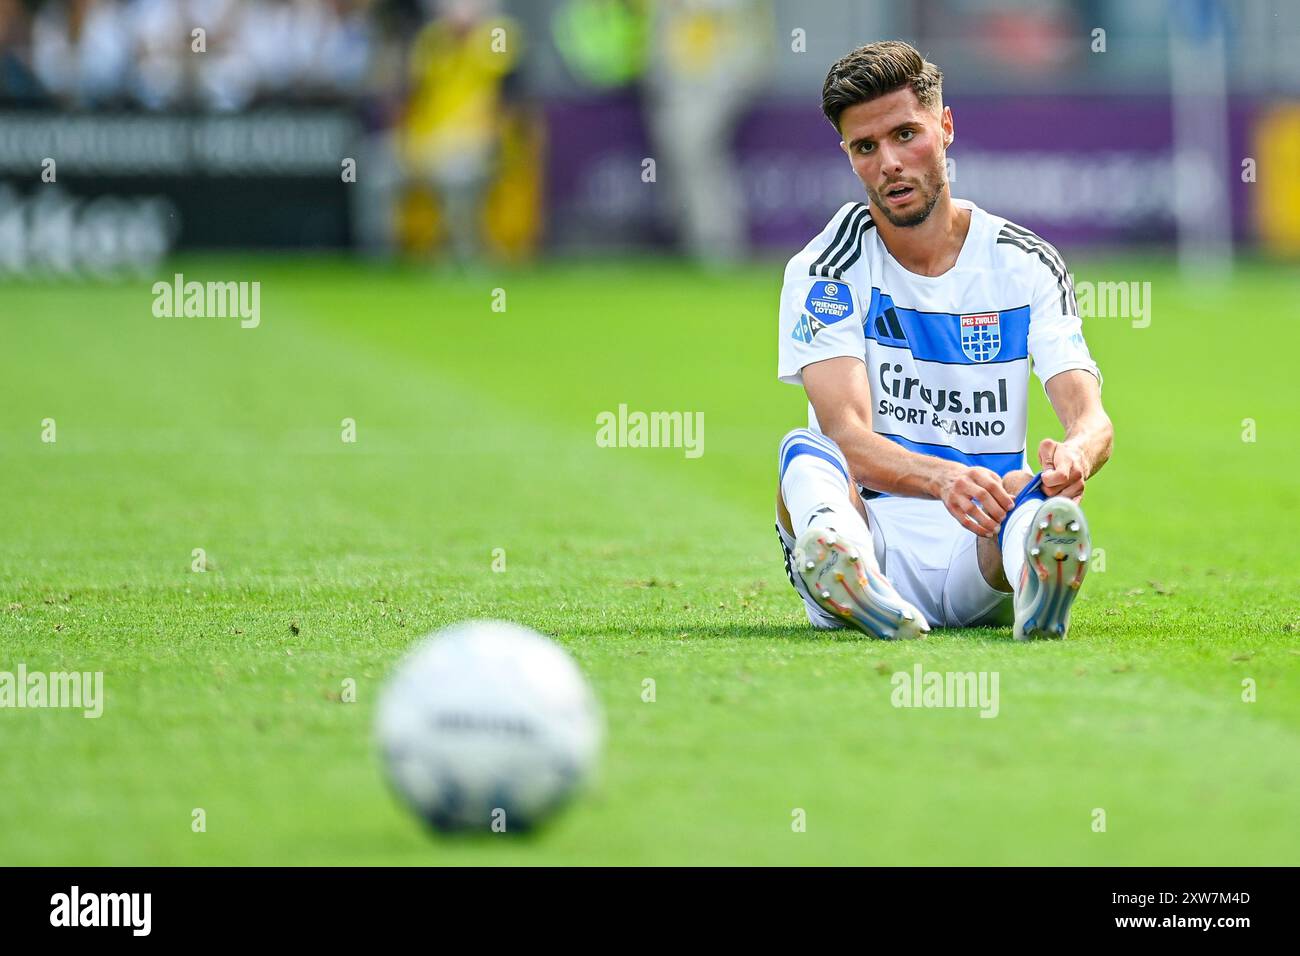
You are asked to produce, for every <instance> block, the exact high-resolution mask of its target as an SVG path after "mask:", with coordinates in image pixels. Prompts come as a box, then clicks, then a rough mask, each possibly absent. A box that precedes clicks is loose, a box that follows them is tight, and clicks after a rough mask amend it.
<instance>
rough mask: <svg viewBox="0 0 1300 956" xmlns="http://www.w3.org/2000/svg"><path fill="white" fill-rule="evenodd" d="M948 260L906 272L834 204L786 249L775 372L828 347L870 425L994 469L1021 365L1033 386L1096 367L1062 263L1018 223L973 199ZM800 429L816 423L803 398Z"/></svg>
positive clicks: (1003, 451)
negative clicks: (936, 271)
mask: <svg viewBox="0 0 1300 956" xmlns="http://www.w3.org/2000/svg"><path fill="white" fill-rule="evenodd" d="M953 201H954V202H956V203H957V204H958V205H959V206H961V207H963V208H966V209H969V210H970V211H971V222H970V231H969V232H968V233H967V235H966V241H965V243H964V244H963V245H962V248H961V253H960V255H959V256H958V258H957V262H956V264H954V265H953V267H952V268H951V269H949V270H948V271H947V272H945V273H944V274H943V275H941V276H938V277H934V278H931V277H928V276H921V275H916V274H915V273H912V272H908V271H907V270H906V269H904V268H903V267H902V266H901V265H899V264H898V262H896V261H895V260H894V258H893V256H891V255H890V254H889V250H887V249H886V248H885V244H884V242H882V241H881V239H880V234H879V233H878V232H877V231H876V229H875V224H874V223H873V222H872V220H871V215H870V211H869V207H868V206H867V204H866V203H846V204H845V205H844V206H843V207H841V209H840V210H839V212H837V213H836V214H835V216H834V217H833V218H832V219H831V221H830V222H829V223H828V224H827V226H826V228H825V229H823V230H822V232H821V234H820V235H818V236H817V238H815V239H814V240H813V241H812V242H810V243H808V245H807V246H805V247H804V249H803V251H802V252H800V253H799V254H798V255H796V256H795V257H794V258H793V259H791V260H790V262H789V264H788V265H787V266H786V269H785V284H784V286H783V287H782V290H781V310H780V311H781V328H780V355H779V363H778V371H777V374H778V377H779V378H780V379H781V381H783V382H790V383H792V384H795V385H801V384H803V368H804V366H806V365H811V364H812V363H814V362H821V361H824V360H826V359H829V358H835V357H837V356H841V355H848V356H853V357H854V358H859V359H862V360H863V361H864V362H865V363H866V366H867V377H868V379H869V380H870V382H871V399H872V405H871V414H872V426H873V428H874V430H875V431H876V433H877V434H879V435H883V436H884V437H886V438H888V439H890V440H891V441H894V442H897V443H898V444H899V445H902V446H903V447H904V448H906V449H908V450H910V451H914V452H919V453H921V454H926V455H934V456H936V457H939V458H946V459H949V460H952V461H959V462H963V463H965V464H968V465H980V466H983V467H985V468H989V469H991V470H992V471H995V472H997V473H998V474H999V475H1004V474H1006V473H1007V472H1009V471H1013V470H1015V469H1017V468H1023V467H1025V433H1026V429H1027V426H1028V404H1029V402H1028V399H1029V391H1028V390H1029V362H1030V359H1032V360H1033V364H1034V372H1035V373H1036V374H1037V375H1038V378H1039V379H1040V380H1041V381H1042V382H1043V383H1044V384H1046V382H1047V380H1048V379H1050V378H1051V377H1052V376H1053V375H1056V374H1058V373H1060V372H1064V371H1067V370H1068V369H1076V368H1078V369H1086V370H1087V371H1089V372H1091V373H1092V374H1093V375H1096V376H1097V380H1098V382H1100V381H1101V373H1100V372H1099V371H1098V369H1097V365H1096V363H1095V362H1093V360H1092V356H1091V355H1089V353H1088V346H1087V345H1086V344H1085V343H1084V341H1083V331H1082V328H1083V327H1082V323H1081V321H1080V319H1079V307H1078V303H1077V302H1076V301H1075V297H1074V287H1073V285H1072V284H1071V281H1070V276H1069V273H1068V272H1067V270H1066V268H1065V261H1064V260H1063V259H1062V258H1061V255H1060V253H1059V252H1057V251H1056V249H1055V248H1053V247H1052V246H1051V245H1049V244H1048V243H1047V242H1045V241H1043V240H1042V239H1040V238H1039V237H1038V236H1036V235H1034V234H1033V233H1032V232H1030V231H1029V230H1028V229H1024V228H1022V227H1020V226H1017V225H1016V224H1015V223H1011V222H1008V221H1007V220H1005V219H1002V218H1000V217H998V216H992V215H990V214H988V213H987V212H985V211H984V210H983V209H980V208H979V207H978V206H976V205H975V204H974V203H970V202H967V201H965V200H960V199H957V200H953ZM808 426H809V427H810V428H812V429H814V430H819V429H818V426H817V419H816V415H815V414H814V412H813V408H812V405H811V404H809V406H808Z"/></svg>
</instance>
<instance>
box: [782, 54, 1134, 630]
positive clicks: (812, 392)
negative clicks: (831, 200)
mask: <svg viewBox="0 0 1300 956" xmlns="http://www.w3.org/2000/svg"><path fill="white" fill-rule="evenodd" d="M942 81H943V74H942V73H941V72H940V71H939V69H938V67H936V66H935V65H934V64H933V63H929V62H927V61H926V60H924V59H923V58H922V57H921V55H920V54H919V53H918V52H917V51H916V50H915V49H914V48H912V47H911V46H909V45H908V44H906V43H902V42H898V41H887V42H882V43H872V44H869V45H868V46H864V47H862V48H860V49H858V50H855V51H853V52H852V53H850V54H849V55H848V56H846V57H844V58H843V59H841V60H840V61H839V62H838V63H836V64H835V65H834V66H833V67H831V70H830V73H829V74H828V75H827V77H826V84H825V87H824V88H823V90H822V110H823V112H825V114H826V117H827V118H828V119H829V120H830V121H831V124H832V125H833V126H834V127H835V128H836V130H837V131H838V132H839V134H840V136H841V139H842V141H841V143H840V146H841V148H842V149H843V150H844V152H845V153H846V154H847V155H848V157H849V162H850V163H851V164H852V166H853V171H854V172H855V173H856V174H857V176H858V178H859V179H860V180H861V181H862V185H863V186H864V187H866V191H867V198H868V200H869V203H847V204H846V205H844V206H843V207H842V208H841V209H840V210H839V212H837V213H836V214H835V216H834V218H832V219H831V221H830V222H829V223H828V224H827V226H826V228H825V229H823V230H822V232H821V234H820V235H818V236H817V237H816V238H815V239H813V241H812V242H810V243H808V245H807V246H805V247H804V249H803V251H802V252H800V253H799V254H798V255H796V256H795V257H794V258H793V259H791V260H790V262H789V265H787V266H786V270H785V284H784V286H783V288H782V291H781V308H780V323H781V327H780V359H779V370H778V375H779V377H780V379H781V381H783V382H790V383H792V384H797V385H800V384H801V385H802V386H803V387H804V390H805V391H806V392H807V394H808V400H809V409H808V428H799V429H795V430H794V431H792V432H790V433H789V434H788V435H786V436H785V439H784V440H783V441H782V443H781V448H780V455H779V467H780V484H779V487H778V494H777V532H778V533H779V534H780V537H781V544H782V547H783V548H784V550H785V557H786V566H787V570H788V572H789V575H790V581H791V583H792V584H793V585H794V586H795V589H796V590H797V591H798V592H799V593H800V595H801V596H802V597H803V599H804V604H805V608H806V610H807V612H808V619H809V620H810V621H811V622H812V624H813V626H814V627H818V628H834V627H844V626H845V625H848V626H851V627H855V628H857V629H858V630H860V631H863V632H864V633H867V634H870V635H872V636H874V637H880V638H899V637H917V636H919V635H920V634H922V633H923V632H926V631H928V630H929V629H930V628H931V627H932V626H933V627H964V626H968V625H976V624H1005V623H1007V622H1008V621H1007V618H1008V611H1009V610H1011V609H1014V634H1015V637H1016V638H1018V639H1021V640H1024V639H1028V638H1034V637H1064V636H1065V634H1066V631H1067V629H1068V627H1069V614H1070V606H1071V604H1072V603H1073V602H1074V598H1075V597H1076V595H1077V593H1078V589H1079V585H1080V584H1081V583H1082V581H1083V577H1084V573H1085V571H1086V570H1087V566H1088V564H1087V562H1088V557H1089V554H1088V552H1089V549H1090V545H1089V538H1088V525H1087V522H1086V521H1085V520H1084V516H1083V511H1082V510H1081V509H1080V507H1079V502H1080V499H1081V498H1082V497H1083V490H1084V483H1085V482H1086V481H1087V480H1088V479H1089V478H1091V477H1092V475H1094V474H1095V473H1096V472H1097V470H1098V469H1099V468H1101V466H1102V465H1103V464H1104V463H1105V462H1106V459H1107V458H1109V457H1110V451H1111V436H1112V429H1111V423H1110V419H1109V418H1108V417H1107V415H1106V413H1105V411H1104V410H1103V409H1102V406H1101V375H1100V373H1099V372H1098V369H1097V365H1096V363H1095V362H1093V360H1092V357H1091V356H1090V355H1089V353H1088V347H1087V345H1086V344H1085V343H1084V341H1083V334H1082V323H1081V322H1080V320H1079V310H1078V305H1077V303H1076V302H1075V297H1074V289H1073V286H1072V285H1071V281H1070V276H1069V273H1068V272H1067V271H1066V268H1065V263H1064V261H1063V260H1062V259H1061V255H1060V253H1058V252H1057V251H1056V249H1055V248H1053V247H1052V246H1051V245H1049V244H1048V243H1047V242H1044V241H1043V240H1042V239H1040V238H1039V237H1038V236H1036V235H1034V233H1032V232H1030V231H1029V230H1028V229H1024V228H1022V227H1021V226H1018V225H1016V224H1014V223H1011V222H1008V221H1007V220H1006V219H1003V218H1001V217H998V216H995V215H992V214H990V213H987V212H985V211H984V210H983V209H980V208H979V207H977V206H975V205H974V204H973V203H970V202H966V201H964V200H959V199H953V198H952V196H951V195H950V193H949V189H948V176H947V164H946V159H945V155H946V150H947V148H948V147H949V146H950V145H951V144H952V141H953V121H952V111H951V110H950V109H948V108H947V107H945V106H944V105H943V100H942ZM1031 358H1032V359H1033V369H1034V372H1035V373H1036V374H1037V376H1038V378H1039V379H1040V380H1041V381H1042V383H1043V387H1044V388H1045V389H1046V391H1047V396H1048V398H1049V399H1050V400H1051V403H1052V408H1053V409H1054V410H1055V411H1056V415H1057V417H1058V418H1059V419H1060V420H1061V424H1062V426H1063V427H1064V429H1065V438H1064V440H1063V441H1055V440H1053V439H1051V438H1045V439H1043V441H1042V442H1041V443H1040V444H1039V446H1038V459H1039V462H1040V464H1041V466H1042V471H1041V473H1039V474H1037V475H1035V474H1032V473H1031V472H1029V471H1028V470H1026V465H1025V439H1026V429H1027V411H1028V397H1029V394H1028V388H1029V368H1030V366H1029V360H1030V359H1031ZM1017 446H1019V447H1017Z"/></svg>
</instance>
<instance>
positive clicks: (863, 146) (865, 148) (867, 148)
mask: <svg viewBox="0 0 1300 956" xmlns="http://www.w3.org/2000/svg"><path fill="white" fill-rule="evenodd" d="M873 145H875V144H874V143H858V152H859V153H869V152H871V147H872V146H873Z"/></svg>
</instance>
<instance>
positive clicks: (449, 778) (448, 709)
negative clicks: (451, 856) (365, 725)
mask: <svg viewBox="0 0 1300 956" xmlns="http://www.w3.org/2000/svg"><path fill="white" fill-rule="evenodd" d="M377 732H378V738H379V746H380V749H381V752H382V755H383V758H384V761H385V763H386V765H387V770H388V776H389V779H390V781H391V782H392V784H393V786H394V788H395V789H396V790H397V792H398V793H399V794H401V796H402V797H403V798H404V799H405V800H406V802H407V803H408V804H410V806H411V807H412V808H413V809H414V810H415V811H416V813H418V814H419V815H420V816H421V817H423V818H424V819H425V820H427V821H428V822H429V823H430V824H432V825H433V826H434V827H436V828H437V829H439V830H482V831H483V832H501V831H505V832H511V831H524V830H528V829H531V828H532V827H534V826H536V825H537V824H538V823H540V822H541V821H542V820H544V819H545V818H546V817H548V816H549V815H550V814H551V813H553V812H554V811H555V810H556V809H558V808H559V807H560V806H561V805H562V804H564V803H565V802H566V801H567V800H568V799H569V798H570V797H571V796H572V795H573V794H574V792H575V791H576V790H577V789H578V788H579V787H580V786H581V785H582V784H583V783H584V781H586V779H587V778H588V777H589V776H590V775H591V772H592V770H593V767H594V765H595V762H596V758H597V755H598V752H599V750H600V744H601V738H602V736H603V724H602V720H601V716H600V710H599V706H598V704H597V702H596V699H595V696H594V695H593V694H592V692H591V688H590V687H589V686H588V684H587V682H586V680H585V679H584V678H583V676H582V672H581V671H579V669H578V666H577V664H576V663H575V662H574V660H573V658H572V657H570V656H569V655H568V654H567V653H566V652H565V651H564V650H563V649H561V648H560V646H559V645H557V644H556V643H554V642H553V641H551V640H549V639H547V638H545V637H543V636H542V635H541V634H538V633H537V632H536V631H532V630H529V629H528V628H526V627H521V626H520V625H518V624H511V623H509V622H505V621H471V622H467V623H464V624H457V625H454V626H452V627H449V628H447V629H445V630H443V631H440V632H437V633H435V634H433V635H431V636H430V637H428V638H426V639H425V640H424V641H423V642H421V643H420V644H419V645H418V646H417V647H416V649H415V650H414V651H413V652H412V653H411V654H410V655H409V656H408V657H407V658H406V659H405V660H403V661H402V662H401V663H400V664H399V665H398V667H397V670H396V671H395V673H394V674H393V676H392V678H391V679H390V681H389V683H388V685H387V686H386V687H385V688H384V691H383V694H382V696H381V698H380V701H379V714H378V721H377Z"/></svg>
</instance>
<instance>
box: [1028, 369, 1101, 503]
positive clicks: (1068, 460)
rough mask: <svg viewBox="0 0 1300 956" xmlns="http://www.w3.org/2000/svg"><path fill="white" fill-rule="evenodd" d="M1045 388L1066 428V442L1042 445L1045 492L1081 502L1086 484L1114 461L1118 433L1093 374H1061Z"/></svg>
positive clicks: (1046, 441) (1051, 441)
mask: <svg viewBox="0 0 1300 956" xmlns="http://www.w3.org/2000/svg"><path fill="white" fill-rule="evenodd" d="M1044 388H1046V389H1047V397H1048V398H1049V399H1051V402H1052V409H1053V410H1054V411H1055V412H1056V417H1057V418H1059V419H1060V420H1061V425H1062V426H1064V428H1065V440H1064V441H1056V440H1054V439H1051V438H1044V439H1043V440H1042V442H1040V443H1039V445H1038V460H1039V462H1040V463H1041V464H1042V466H1043V491H1045V492H1046V493H1047V494H1048V495H1062V496H1064V497H1066V498H1073V499H1074V500H1075V501H1078V500H1079V498H1080V497H1082V496H1083V487H1084V483H1085V482H1086V481H1087V480H1088V479H1089V478H1091V477H1092V476H1093V475H1095V474H1096V473H1097V472H1098V471H1099V470H1100V469H1101V466H1102V465H1104V464H1106V461H1107V460H1108V459H1109V458H1110V452H1111V446H1112V443H1113V438H1114V434H1115V429H1114V427H1113V426H1112V425H1111V422H1110V417H1109V416H1108V415H1107V414H1106V411H1105V409H1103V408H1102V407H1101V385H1100V383H1099V382H1098V381H1097V377H1096V376H1095V375H1093V374H1092V373H1091V372H1088V371H1085V370H1083V369H1071V370H1069V371H1067V372H1060V373H1059V374H1057V375H1053V376H1052V377H1051V378H1049V379H1048V380H1047V382H1046V383H1045V384H1044Z"/></svg>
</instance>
